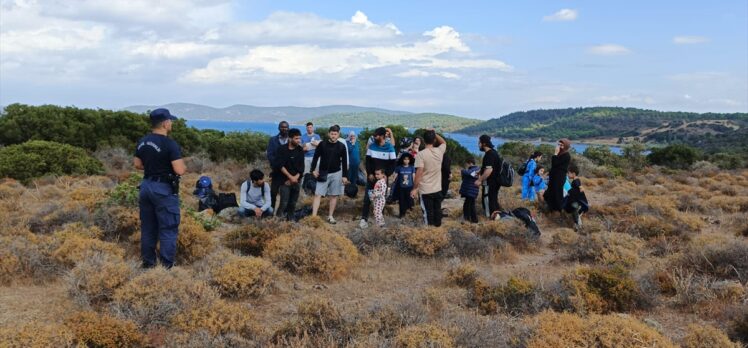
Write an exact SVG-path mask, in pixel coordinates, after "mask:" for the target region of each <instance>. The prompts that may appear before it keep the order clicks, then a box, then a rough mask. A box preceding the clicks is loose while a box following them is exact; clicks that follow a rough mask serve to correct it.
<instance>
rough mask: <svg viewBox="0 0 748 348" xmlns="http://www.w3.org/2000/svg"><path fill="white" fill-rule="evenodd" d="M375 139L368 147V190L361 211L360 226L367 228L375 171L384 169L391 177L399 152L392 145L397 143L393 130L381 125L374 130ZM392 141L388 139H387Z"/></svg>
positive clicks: (365, 192) (386, 174)
mask: <svg viewBox="0 0 748 348" xmlns="http://www.w3.org/2000/svg"><path fill="white" fill-rule="evenodd" d="M373 138H374V141H373V142H371V143H370V144H368V145H367V147H366V174H367V180H366V190H365V191H364V207H363V211H362V212H361V222H359V227H361V228H366V227H368V226H369V223H368V222H367V221H368V220H369V210H371V199H370V198H369V190H372V189H374V184H375V183H376V179H375V178H374V172H375V171H376V170H377V169H381V170H383V171H384V175H385V176H387V177H390V176H391V175H392V173H393V172H394V171H395V165H396V164H397V152H395V147H394V146H392V144H393V143H395V140H394V139H395V138H394V135H393V134H392V131H390V130H388V129H386V128H384V127H379V128H377V129H375V130H374V135H373ZM388 138H389V139H391V141H387V139H388Z"/></svg>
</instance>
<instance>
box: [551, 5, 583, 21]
mask: <svg viewBox="0 0 748 348" xmlns="http://www.w3.org/2000/svg"><path fill="white" fill-rule="evenodd" d="M578 15H579V12H577V10H572V9H568V8H564V9H561V10H559V11H558V12H556V13H554V14H552V15H549V16H545V17H543V21H545V22H568V21H574V20H576V19H577V16H578Z"/></svg>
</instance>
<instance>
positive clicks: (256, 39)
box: [205, 11, 402, 45]
mask: <svg viewBox="0 0 748 348" xmlns="http://www.w3.org/2000/svg"><path fill="white" fill-rule="evenodd" d="M401 35H402V33H401V32H400V30H399V29H398V28H397V27H396V26H395V25H394V24H392V23H387V24H375V23H373V22H371V21H370V20H369V18H368V17H367V16H366V14H364V13H363V12H361V11H357V12H356V14H354V15H353V17H351V20H350V21H339V20H333V19H327V18H322V17H319V16H317V15H315V14H313V13H292V12H275V13H273V14H271V15H270V16H268V18H266V19H265V20H262V21H259V22H237V23H232V24H230V25H226V26H223V27H220V28H214V29H212V30H211V31H210V32H209V33H208V35H205V37H207V38H209V39H210V40H212V41H217V42H224V43H233V44H242V45H247V44H273V45H278V44H306V43H310V42H314V43H325V44H357V45H377V44H381V43H385V42H386V43H389V42H393V41H396V40H398V39H399V38H400V36H401Z"/></svg>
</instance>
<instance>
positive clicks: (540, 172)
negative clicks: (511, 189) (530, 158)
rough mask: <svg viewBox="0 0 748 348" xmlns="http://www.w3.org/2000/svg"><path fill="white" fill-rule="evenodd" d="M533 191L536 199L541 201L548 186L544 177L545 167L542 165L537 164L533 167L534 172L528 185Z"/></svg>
mask: <svg viewBox="0 0 748 348" xmlns="http://www.w3.org/2000/svg"><path fill="white" fill-rule="evenodd" d="M530 188H531V189H532V191H533V194H534V195H536V196H537V198H538V201H541V202H542V201H543V193H545V190H546V188H548V183H547V182H546V179H545V167H543V166H540V165H539V166H537V167H535V174H534V175H533V177H532V184H531V187H530Z"/></svg>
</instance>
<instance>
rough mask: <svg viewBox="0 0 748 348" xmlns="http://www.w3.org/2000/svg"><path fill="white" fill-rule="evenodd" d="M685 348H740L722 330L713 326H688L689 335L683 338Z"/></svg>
mask: <svg viewBox="0 0 748 348" xmlns="http://www.w3.org/2000/svg"><path fill="white" fill-rule="evenodd" d="M682 347H683V348H711V347H722V348H739V347H740V346H739V345H738V344H736V343H733V342H732V341H730V338H728V337H727V335H725V333H724V332H722V331H721V330H720V329H717V328H715V327H713V326H711V325H696V324H691V325H688V334H687V335H686V337H684V338H683V344H682Z"/></svg>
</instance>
